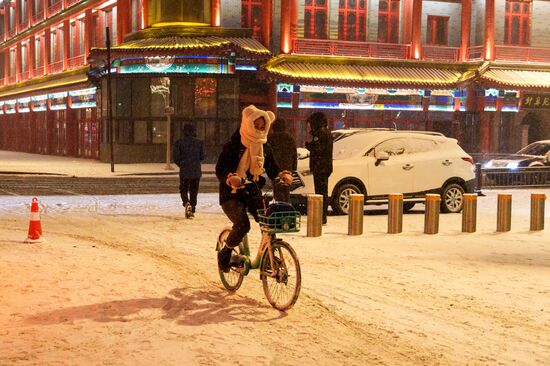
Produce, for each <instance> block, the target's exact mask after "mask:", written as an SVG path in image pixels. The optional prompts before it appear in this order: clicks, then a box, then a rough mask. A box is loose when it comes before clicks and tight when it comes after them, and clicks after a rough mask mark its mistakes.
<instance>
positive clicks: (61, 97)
mask: <svg viewBox="0 0 550 366" xmlns="http://www.w3.org/2000/svg"><path fill="white" fill-rule="evenodd" d="M48 99H49V101H50V110H52V111H55V110H60V109H67V92H60V93H51V94H48Z"/></svg>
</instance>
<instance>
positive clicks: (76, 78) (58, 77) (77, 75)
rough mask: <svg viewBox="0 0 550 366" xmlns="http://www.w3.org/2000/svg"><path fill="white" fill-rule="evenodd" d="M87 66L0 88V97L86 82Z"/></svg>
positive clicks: (35, 92)
mask: <svg viewBox="0 0 550 366" xmlns="http://www.w3.org/2000/svg"><path fill="white" fill-rule="evenodd" d="M86 70H87V67H81V68H78V69H74V70H70V71H65V72H62V73H59V74H53V75H48V76H43V77H40V78H36V79H31V80H29V81H26V82H23V83H18V84H14V85H9V86H5V87H2V88H0V98H3V97H9V96H15V95H19V94H29V93H33V94H38V92H41V91H43V90H46V89H48V91H54V90H55V89H56V88H62V87H67V86H73V85H77V84H84V83H87V82H88V76H87V75H86Z"/></svg>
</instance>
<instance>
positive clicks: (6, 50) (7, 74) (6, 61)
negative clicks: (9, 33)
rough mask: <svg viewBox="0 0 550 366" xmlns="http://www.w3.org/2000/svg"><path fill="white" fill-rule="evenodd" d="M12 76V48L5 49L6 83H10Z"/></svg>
mask: <svg viewBox="0 0 550 366" xmlns="http://www.w3.org/2000/svg"><path fill="white" fill-rule="evenodd" d="M9 78H10V49H9V48H6V49H5V50H4V85H8V84H9Z"/></svg>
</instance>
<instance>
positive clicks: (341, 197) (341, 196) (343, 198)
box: [331, 183, 363, 215]
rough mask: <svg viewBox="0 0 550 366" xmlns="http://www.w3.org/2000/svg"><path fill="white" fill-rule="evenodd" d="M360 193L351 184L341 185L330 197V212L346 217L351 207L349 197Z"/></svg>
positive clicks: (355, 186) (358, 189)
mask: <svg viewBox="0 0 550 366" xmlns="http://www.w3.org/2000/svg"><path fill="white" fill-rule="evenodd" d="M362 193H363V192H361V189H360V188H359V187H357V185H355V184H353V183H346V184H342V185H341V186H339V187H338V188H337V189H336V191H335V194H334V195H333V196H332V205H331V206H332V210H333V211H334V213H335V214H336V215H347V214H348V213H349V209H350V205H351V195H352V194H362Z"/></svg>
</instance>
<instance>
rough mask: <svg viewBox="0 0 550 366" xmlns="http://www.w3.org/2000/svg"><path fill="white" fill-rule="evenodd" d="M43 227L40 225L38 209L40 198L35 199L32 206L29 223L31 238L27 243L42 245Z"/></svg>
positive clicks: (28, 238)
mask: <svg viewBox="0 0 550 366" xmlns="http://www.w3.org/2000/svg"><path fill="white" fill-rule="evenodd" d="M43 241H44V238H43V237H42V225H41V224H40V212H39V209H38V198H36V197H34V198H33V199H32V204H31V218H30V221H29V236H28V237H27V239H25V243H42V242H43Z"/></svg>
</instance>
